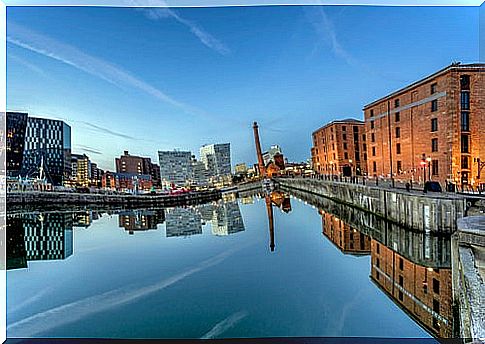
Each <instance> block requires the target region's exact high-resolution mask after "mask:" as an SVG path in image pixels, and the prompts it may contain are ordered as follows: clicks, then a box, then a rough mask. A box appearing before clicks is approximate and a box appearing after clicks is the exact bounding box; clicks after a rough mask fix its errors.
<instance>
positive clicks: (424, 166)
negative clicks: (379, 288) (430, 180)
mask: <svg viewBox="0 0 485 344" xmlns="http://www.w3.org/2000/svg"><path fill="white" fill-rule="evenodd" d="M420 164H421V167H422V168H423V184H424V183H425V182H426V155H425V154H424V153H423V156H422V158H421V162H420Z"/></svg>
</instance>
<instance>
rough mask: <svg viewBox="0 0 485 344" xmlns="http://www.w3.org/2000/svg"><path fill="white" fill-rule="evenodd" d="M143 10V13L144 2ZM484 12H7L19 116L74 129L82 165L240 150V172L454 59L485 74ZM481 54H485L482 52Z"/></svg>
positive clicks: (302, 150) (10, 78)
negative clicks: (275, 148) (481, 67)
mask: <svg viewBox="0 0 485 344" xmlns="http://www.w3.org/2000/svg"><path fill="white" fill-rule="evenodd" d="M134 4H136V2H134ZM478 42H479V9H478V8H477V7H383V6H379V7H372V6H259V7H219V8H110V7H11V6H10V7H8V8H7V110H8V111H26V112H28V113H29V115H31V116H37V117H47V118H57V119H63V120H64V121H66V122H67V123H68V124H69V125H71V127H72V145H73V149H72V150H73V152H74V153H86V154H87V155H88V156H89V157H90V158H91V160H92V161H94V162H97V163H98V164H99V166H100V167H101V168H104V169H108V170H114V158H115V157H117V156H119V155H121V154H122V153H123V151H124V150H128V151H129V152H130V153H131V154H136V155H142V156H149V157H152V159H153V160H154V161H155V162H158V158H157V151H158V150H173V149H175V148H176V149H181V150H190V151H192V152H193V153H194V154H196V155H197V156H198V151H199V147H200V146H201V145H203V144H208V143H224V142H230V143H231V150H232V163H233V165H235V164H236V163H238V162H246V163H248V164H253V163H255V162H256V156H255V149H254V140H253V136H252V128H251V126H252V122H253V121H258V123H259V124H260V137H261V141H262V142H261V143H262V146H263V150H266V149H268V148H269V146H270V145H272V144H279V145H280V146H281V147H282V149H283V153H284V155H285V156H286V157H287V158H288V159H289V160H290V161H305V160H306V159H308V158H309V156H310V147H311V133H312V132H313V131H314V130H316V129H317V128H319V127H321V126H322V125H324V124H325V123H327V122H329V121H332V120H335V119H343V118H349V117H352V118H358V119H362V118H363V113H362V108H363V107H364V105H365V104H368V103H370V102H372V101H373V100H376V99H378V98H380V97H382V96H385V95H386V94H388V93H390V92H392V91H394V90H396V89H399V88H401V87H404V86H406V85H407V84H409V83H411V82H413V81H416V80H417V79H419V78H422V77H424V76H426V75H429V74H431V73H433V72H435V71H437V70H438V69H441V68H443V67H445V66H447V65H449V64H451V63H452V62H454V61H461V62H462V63H473V62H479V53H480V51H479V44H478ZM482 56H483V54H482Z"/></svg>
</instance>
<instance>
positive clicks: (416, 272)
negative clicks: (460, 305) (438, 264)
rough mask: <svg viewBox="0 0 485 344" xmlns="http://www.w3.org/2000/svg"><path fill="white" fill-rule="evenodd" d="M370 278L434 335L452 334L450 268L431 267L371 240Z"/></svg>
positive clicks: (441, 336)
mask: <svg viewBox="0 0 485 344" xmlns="http://www.w3.org/2000/svg"><path fill="white" fill-rule="evenodd" d="M371 278H372V279H373V281H374V282H375V283H377V285H379V286H380V287H381V288H382V289H383V290H384V291H385V292H386V293H387V294H388V295H389V296H390V297H391V298H392V299H393V300H394V301H395V302H396V303H397V304H398V305H399V306H400V307H402V308H403V309H405V310H406V311H407V312H408V313H409V314H410V315H411V316H412V317H413V318H415V319H416V320H417V321H418V322H419V323H421V324H422V325H423V326H424V327H425V328H426V329H427V330H428V331H429V332H431V333H432V334H433V335H434V336H436V337H440V338H451V337H453V309H452V288H451V282H452V277H451V269H431V268H426V267H424V266H420V265H418V264H416V263H413V262H411V261H410V260H408V259H406V258H404V257H403V256H401V255H399V254H398V253H396V252H394V251H393V250H391V249H390V248H388V247H386V246H384V245H382V244H380V243H379V242H378V241H376V240H372V242H371Z"/></svg>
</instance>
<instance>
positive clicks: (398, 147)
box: [396, 143, 401, 154]
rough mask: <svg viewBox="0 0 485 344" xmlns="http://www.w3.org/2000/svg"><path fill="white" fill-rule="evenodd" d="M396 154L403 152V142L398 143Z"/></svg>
mask: <svg viewBox="0 0 485 344" xmlns="http://www.w3.org/2000/svg"><path fill="white" fill-rule="evenodd" d="M396 154H401V144H400V143H397V144H396Z"/></svg>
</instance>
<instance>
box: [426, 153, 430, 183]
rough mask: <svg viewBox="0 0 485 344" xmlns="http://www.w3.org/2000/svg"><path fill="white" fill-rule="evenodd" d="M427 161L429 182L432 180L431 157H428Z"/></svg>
mask: <svg viewBox="0 0 485 344" xmlns="http://www.w3.org/2000/svg"><path fill="white" fill-rule="evenodd" d="M426 161H427V162H428V180H431V157H427V158H426Z"/></svg>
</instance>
